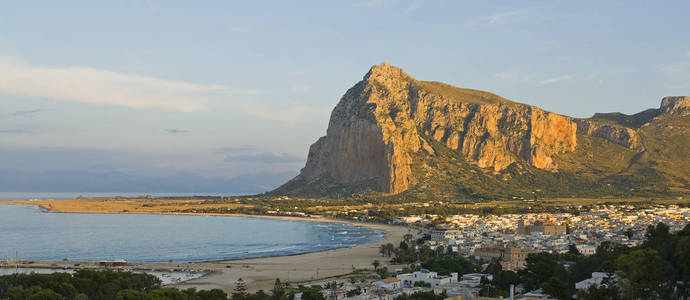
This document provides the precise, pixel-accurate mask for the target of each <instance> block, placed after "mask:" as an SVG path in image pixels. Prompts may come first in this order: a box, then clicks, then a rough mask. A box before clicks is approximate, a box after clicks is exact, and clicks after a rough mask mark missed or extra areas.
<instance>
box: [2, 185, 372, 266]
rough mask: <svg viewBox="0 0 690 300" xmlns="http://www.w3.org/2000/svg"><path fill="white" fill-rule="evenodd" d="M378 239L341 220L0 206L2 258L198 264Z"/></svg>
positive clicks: (369, 232) (344, 245)
mask: <svg viewBox="0 0 690 300" xmlns="http://www.w3.org/2000/svg"><path fill="white" fill-rule="evenodd" d="M84 196H85V197H86V195H84ZM12 199H17V198H12ZM382 237H383V233H382V232H381V231H378V230H374V229H371V228H367V227H363V226H352V225H347V224H343V223H321V222H310V221H300V220H280V219H270V218H252V217H235V216H190V215H146V214H86V213H46V212H43V211H41V210H40V209H39V208H38V207H36V206H31V205H8V204H0V260H2V259H8V258H15V257H18V258H20V259H34V260H62V259H68V260H119V259H124V260H126V261H129V262H168V261H173V262H200V261H213V260H230V259H243V258H253V257H267V256H283V255H294V254H301V253H307V252H314V251H322V250H329V249H335V248H341V247H352V246H357V245H361V244H365V243H370V242H374V241H377V240H379V239H381V238H382Z"/></svg>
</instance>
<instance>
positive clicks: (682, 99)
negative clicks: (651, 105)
mask: <svg viewBox="0 0 690 300" xmlns="http://www.w3.org/2000/svg"><path fill="white" fill-rule="evenodd" d="M659 112H660V113H662V114H669V115H679V116H688V115H690V97H688V96H675V97H664V99H662V100H661V107H660V108H659Z"/></svg>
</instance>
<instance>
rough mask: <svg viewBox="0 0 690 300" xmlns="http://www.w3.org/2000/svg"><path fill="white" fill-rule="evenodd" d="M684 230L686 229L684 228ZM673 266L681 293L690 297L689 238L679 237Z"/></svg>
mask: <svg viewBox="0 0 690 300" xmlns="http://www.w3.org/2000/svg"><path fill="white" fill-rule="evenodd" d="M685 228H688V226H686V227H685ZM675 265H676V268H678V275H679V277H680V281H681V282H683V283H684V284H683V285H682V286H679V289H680V290H681V293H683V294H685V295H690V236H681V237H680V238H679V239H678V242H677V243H676V254H675Z"/></svg>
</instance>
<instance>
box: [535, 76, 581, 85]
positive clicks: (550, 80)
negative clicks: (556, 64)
mask: <svg viewBox="0 0 690 300" xmlns="http://www.w3.org/2000/svg"><path fill="white" fill-rule="evenodd" d="M573 79H574V77H573V76H570V75H561V76H556V77H551V78H547V79H544V80H542V81H540V82H539V84H554V83H558V82H562V81H568V80H573Z"/></svg>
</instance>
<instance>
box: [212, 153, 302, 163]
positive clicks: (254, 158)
mask: <svg viewBox="0 0 690 300" xmlns="http://www.w3.org/2000/svg"><path fill="white" fill-rule="evenodd" d="M224 161H225V162H243V163H266V164H276V163H302V162H304V158H302V157H299V156H297V155H294V154H289V153H282V154H274V153H268V152H266V153H251V154H233V155H228V156H226V157H225V159H224Z"/></svg>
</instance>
